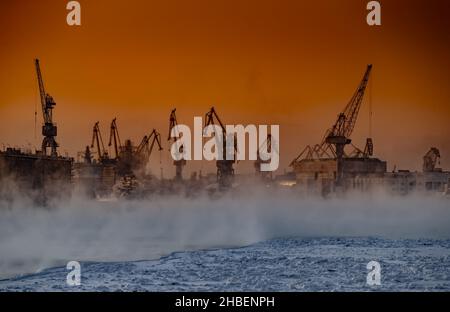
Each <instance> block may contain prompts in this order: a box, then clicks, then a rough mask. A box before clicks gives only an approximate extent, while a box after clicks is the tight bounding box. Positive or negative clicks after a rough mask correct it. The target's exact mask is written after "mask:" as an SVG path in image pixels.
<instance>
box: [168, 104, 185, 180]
mask: <svg viewBox="0 0 450 312" xmlns="http://www.w3.org/2000/svg"><path fill="white" fill-rule="evenodd" d="M175 112H176V108H175V109H173V110H172V111H171V112H170V117H169V134H168V137H167V141H170V140H171V139H173V142H174V143H175V142H176V138H177V137H179V133H177V131H176V129H177V128H176V126H178V121H177V116H176V114H175ZM172 131H174V132H175V133H174V137H171V134H172ZM178 152H179V153H180V154H183V146H180V147H178ZM173 164H174V166H175V180H176V181H181V180H183V167H184V166H186V160H185V159H180V160H174V161H173Z"/></svg>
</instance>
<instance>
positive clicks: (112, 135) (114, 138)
mask: <svg viewBox="0 0 450 312" xmlns="http://www.w3.org/2000/svg"><path fill="white" fill-rule="evenodd" d="M113 142H114V152H115V155H116V159H119V157H120V149H121V148H122V143H121V141H120V136H119V130H118V128H117V123H116V118H114V119H113V121H112V122H111V129H110V132H109V143H108V146H111V145H113Z"/></svg>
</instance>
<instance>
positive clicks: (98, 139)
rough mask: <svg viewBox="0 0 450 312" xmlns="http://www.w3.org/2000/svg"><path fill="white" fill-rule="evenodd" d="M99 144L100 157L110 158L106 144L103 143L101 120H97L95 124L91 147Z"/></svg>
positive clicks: (103, 158)
mask: <svg viewBox="0 0 450 312" xmlns="http://www.w3.org/2000/svg"><path fill="white" fill-rule="evenodd" d="M95 145H97V153H98V159H99V160H100V161H103V160H105V159H107V158H108V153H107V152H106V150H105V146H104V144H103V139H102V134H101V132H100V127H99V122H98V121H97V122H96V123H95V125H94V129H93V131H92V143H91V148H93V147H94V146H95Z"/></svg>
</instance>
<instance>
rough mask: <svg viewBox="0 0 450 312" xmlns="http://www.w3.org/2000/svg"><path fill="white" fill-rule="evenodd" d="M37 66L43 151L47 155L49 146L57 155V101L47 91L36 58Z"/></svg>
mask: <svg viewBox="0 0 450 312" xmlns="http://www.w3.org/2000/svg"><path fill="white" fill-rule="evenodd" d="M35 66H36V74H37V80H38V85H39V94H40V98H41V105H42V114H43V118H44V125H43V126H42V135H43V136H44V139H43V141H42V153H43V154H44V155H47V148H50V156H52V157H57V156H58V152H57V148H58V143H56V140H55V137H56V136H57V134H58V131H57V127H56V125H55V124H54V123H53V107H54V106H55V105H56V103H55V101H54V100H53V97H51V96H50V95H49V94H48V93H46V92H45V88H44V80H43V78H42V73H41V68H40V66H39V60H38V59H35Z"/></svg>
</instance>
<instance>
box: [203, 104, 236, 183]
mask: <svg viewBox="0 0 450 312" xmlns="http://www.w3.org/2000/svg"><path fill="white" fill-rule="evenodd" d="M215 122H217V123H218V124H219V126H220V128H221V129H222V142H223V148H222V153H223V155H222V156H223V157H222V160H219V159H218V160H217V161H216V167H217V182H218V183H219V186H222V187H229V186H231V183H232V179H233V176H234V169H233V164H234V163H235V162H236V152H237V147H236V146H237V145H236V140H234V150H233V153H234V155H233V159H230V160H228V159H227V157H226V156H227V143H226V142H227V140H226V138H227V131H226V128H225V126H224V124H223V123H222V121H221V120H220V118H219V116H218V115H217V113H216V110H215V109H214V107H211V109H210V111H209V112H208V113H206V115H205V127H207V126H209V125H215Z"/></svg>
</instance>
